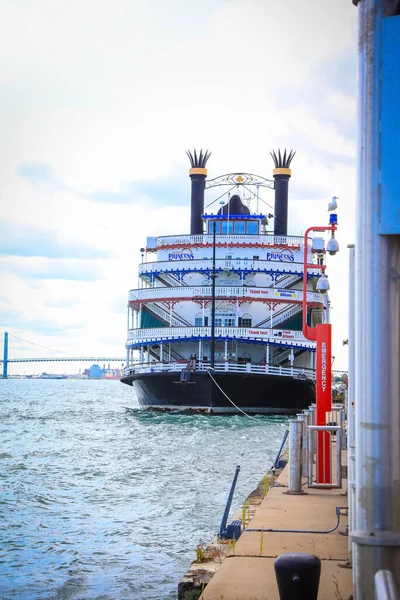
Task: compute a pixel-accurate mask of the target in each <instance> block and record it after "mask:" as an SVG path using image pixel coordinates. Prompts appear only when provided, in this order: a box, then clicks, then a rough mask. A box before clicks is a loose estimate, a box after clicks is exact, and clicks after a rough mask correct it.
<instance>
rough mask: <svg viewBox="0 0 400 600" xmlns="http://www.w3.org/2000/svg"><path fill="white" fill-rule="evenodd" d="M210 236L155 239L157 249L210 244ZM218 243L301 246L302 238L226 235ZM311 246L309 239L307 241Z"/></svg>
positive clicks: (166, 236) (177, 236)
mask: <svg viewBox="0 0 400 600" xmlns="http://www.w3.org/2000/svg"><path fill="white" fill-rule="evenodd" d="M212 237H213V236H212V235H211V234H197V235H163V236H159V237H157V249H160V248H163V247H165V246H169V245H171V244H176V245H182V244H189V245H190V244H192V245H195V244H212ZM218 242H223V243H226V244H228V246H229V244H235V243H239V244H246V243H249V244H257V245H260V246H265V247H268V246H270V247H273V246H283V245H284V246H302V245H303V243H304V240H303V236H298V235H290V236H289V235H285V236H284V235H278V236H277V235H268V234H266V235H250V234H247V235H246V234H243V235H240V234H228V235H220V236H218ZM309 244H310V245H311V239H309Z"/></svg>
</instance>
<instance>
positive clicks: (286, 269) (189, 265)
mask: <svg viewBox="0 0 400 600" xmlns="http://www.w3.org/2000/svg"><path fill="white" fill-rule="evenodd" d="M230 262H231V265H230V266H229V268H227V266H226V259H225V258H217V259H216V261H215V268H216V271H218V272H221V271H226V270H229V271H238V272H240V271H245V272H246V273H249V272H251V273H258V272H260V273H265V274H268V271H273V272H274V273H276V272H280V273H291V274H293V271H294V270H296V272H298V274H299V275H301V274H302V272H303V259H302V260H300V259H299V260H298V261H293V262H283V261H282V262H280V261H268V260H258V259H257V260H255V259H253V258H251V257H250V258H235V257H233V258H232V259H231V260H230ZM211 269H212V259H211V256H210V257H209V258H201V259H193V260H179V261H167V260H164V261H154V262H147V263H141V264H140V265H139V275H140V276H141V277H142V276H145V275H158V274H160V273H180V272H185V273H191V272H194V273H203V272H204V273H207V272H210V271H211ZM307 273H308V275H315V276H316V275H320V274H321V268H320V267H317V265H316V266H315V268H312V267H310V268H309V269H307Z"/></svg>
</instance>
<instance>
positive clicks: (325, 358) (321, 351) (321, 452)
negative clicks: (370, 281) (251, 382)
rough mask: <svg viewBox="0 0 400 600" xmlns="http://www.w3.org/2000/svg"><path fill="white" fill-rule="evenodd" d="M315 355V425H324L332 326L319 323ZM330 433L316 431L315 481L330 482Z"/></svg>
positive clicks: (327, 408)
mask: <svg viewBox="0 0 400 600" xmlns="http://www.w3.org/2000/svg"><path fill="white" fill-rule="evenodd" d="M316 330H317V336H316V337H317V356H316V362H317V364H316V388H317V389H316V425H326V413H327V412H330V411H331V410H332V326H331V325H330V324H319V325H317V326H316ZM330 437H331V434H330V432H328V431H319V432H317V483H331V447H330Z"/></svg>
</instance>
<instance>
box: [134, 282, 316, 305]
mask: <svg viewBox="0 0 400 600" xmlns="http://www.w3.org/2000/svg"><path fill="white" fill-rule="evenodd" d="M215 295H216V297H217V298H219V297H221V296H222V297H224V298H226V297H228V298H234V299H236V298H238V299H240V298H248V299H249V300H250V301H253V300H255V301H257V300H264V299H266V300H271V301H275V302H276V301H278V300H285V301H288V302H291V301H292V302H293V301H297V302H302V301H303V290H287V289H282V288H275V287H248V286H233V285H232V286H230V285H226V286H216V288H215ZM180 298H187V299H191V298H211V286H205V285H203V286H174V287H151V288H142V289H135V290H130V291H129V296H128V299H129V302H134V301H142V300H143V301H145V300H146V301H153V302H157V301H159V300H160V299H162V300H177V299H180ZM307 302H308V303H310V302H313V303H317V304H323V294H320V293H319V292H307Z"/></svg>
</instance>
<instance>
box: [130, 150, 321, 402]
mask: <svg viewBox="0 0 400 600" xmlns="http://www.w3.org/2000/svg"><path fill="white" fill-rule="evenodd" d="M271 155H272V157H273V159H274V163H275V168H274V171H273V177H274V179H273V180H268V179H266V178H264V177H260V176H256V175H253V174H250V173H231V174H228V175H223V176H221V177H216V178H215V179H211V180H208V179H207V169H206V163H207V160H208V158H209V156H210V154H209V153H208V152H202V151H200V153H197V152H196V151H194V152H193V153H192V152H188V156H189V159H190V162H191V168H190V171H189V175H190V178H191V224H190V233H189V234H186V235H169V236H160V237H157V238H154V237H150V238H147V244H146V248H142V249H141V256H142V261H141V263H140V265H139V281H140V284H139V288H138V289H132V290H130V292H129V298H128V338H127V342H126V350H127V364H126V367H125V369H124V374H123V377H122V378H121V381H122V382H123V383H126V384H128V385H131V386H132V387H133V388H134V391H135V394H136V397H137V399H138V401H139V403H140V405H141V406H142V407H144V408H148V409H153V410H172V411H182V410H183V411H204V412H209V413H240V412H245V413H256V414H290V413H296V412H298V411H300V410H301V409H303V408H306V407H307V406H309V405H310V404H311V403H312V402H313V401H314V400H315V383H314V379H315V342H314V341H310V340H308V339H306V338H305V337H304V336H303V333H302V318H303V313H302V302H303V291H302V288H303V276H304V272H303V271H304V267H303V264H304V240H303V238H302V237H299V236H289V235H287V214H288V187H289V179H290V176H291V169H290V164H291V161H292V158H293V156H294V152H292V151H291V152H286V151H285V152H284V153H281V152H280V151H278V152H276V153H275V152H272V153H271ZM223 186H226V188H225V189H226V193H225V195H224V194H223V198H225V199H224V200H222V201H221V200H219V199H218V198H217V199H216V203H217V202H219V204H216V209H214V212H210V213H206V212H205V211H204V196H205V191H206V190H207V193H214V195H218V194H216V191H218V192H221V190H222V189H223ZM215 188H216V189H215ZM218 188H219V189H218ZM268 190H274V192H275V208H274V216H273V215H272V214H264V213H263V212H262V211H260V205H261V203H262V202H263V200H262V198H261V195H260V192H261V193H264V192H267V191H268ZM219 196H221V194H219ZM222 202H223V204H222ZM214 205H215V203H214ZM272 218H274V230H273V231H269V230H268V224H269V220H270V219H272ZM318 257H319V258H318ZM318 260H321V254H319V255H318V254H317V252H316V251H315V249H314V248H313V243H312V240H311V239H307V263H308V269H307V280H308V281H307V299H306V305H307V309H308V310H307V322H308V324H309V325H312V326H314V325H316V324H317V323H321V322H325V321H326V319H327V317H328V309H329V303H328V301H327V296H326V294H322V293H320V292H318V291H317V289H316V283H317V281H318V277H320V275H321V269H320V268H318V266H317V265H318ZM312 264H315V268H313V267H312Z"/></svg>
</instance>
